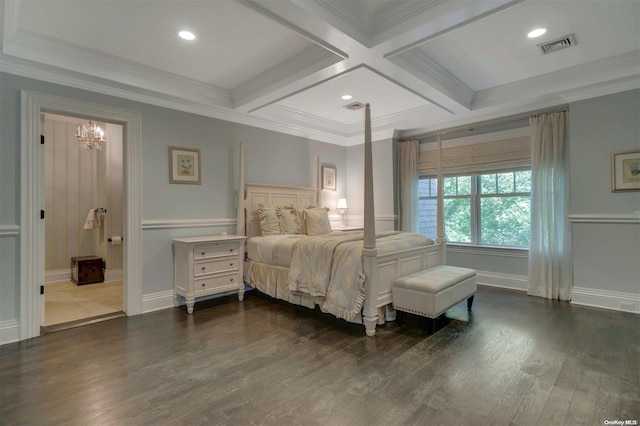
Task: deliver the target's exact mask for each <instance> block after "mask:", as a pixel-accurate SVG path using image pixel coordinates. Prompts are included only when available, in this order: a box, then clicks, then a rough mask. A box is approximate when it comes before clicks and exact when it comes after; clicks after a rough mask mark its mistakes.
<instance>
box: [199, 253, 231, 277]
mask: <svg viewBox="0 0 640 426" xmlns="http://www.w3.org/2000/svg"><path fill="white" fill-rule="evenodd" d="M239 263H240V262H239V260H238V256H227V257H224V258H220V259H214V260H203V261H199V262H196V263H194V264H193V275H196V276H200V275H206V274H213V273H216V272H224V271H237V270H238V268H239Z"/></svg>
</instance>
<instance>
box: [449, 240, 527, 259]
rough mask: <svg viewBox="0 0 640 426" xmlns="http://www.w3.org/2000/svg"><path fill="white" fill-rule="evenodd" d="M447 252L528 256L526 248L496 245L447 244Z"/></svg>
mask: <svg viewBox="0 0 640 426" xmlns="http://www.w3.org/2000/svg"><path fill="white" fill-rule="evenodd" d="M447 253H460V254H472V255H481V256H499V257H515V258H519V259H528V258H529V249H528V248H514V247H496V246H472V245H464V244H449V243H448V244H447Z"/></svg>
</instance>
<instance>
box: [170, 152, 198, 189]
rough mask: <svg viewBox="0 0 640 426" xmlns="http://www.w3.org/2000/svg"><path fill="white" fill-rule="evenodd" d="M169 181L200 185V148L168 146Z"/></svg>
mask: <svg viewBox="0 0 640 426" xmlns="http://www.w3.org/2000/svg"><path fill="white" fill-rule="evenodd" d="M169 183H184V184H189V185H200V150H199V149H190V148H178V147H176V146H170V147H169Z"/></svg>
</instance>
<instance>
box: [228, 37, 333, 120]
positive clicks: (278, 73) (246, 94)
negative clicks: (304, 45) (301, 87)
mask: <svg viewBox="0 0 640 426" xmlns="http://www.w3.org/2000/svg"><path fill="white" fill-rule="evenodd" d="M342 60H343V58H341V57H340V56H337V55H335V54H333V53H331V52H329V51H327V50H325V49H323V48H321V47H319V46H313V47H311V48H309V49H306V50H305V51H304V52H301V53H299V54H298V55H295V56H294V57H292V58H290V59H288V60H286V61H284V62H282V63H280V64H278V65H276V66H275V67H273V68H271V69H270V70H267V71H266V72H263V73H261V74H260V75H259V76H257V77H255V78H253V79H251V80H249V81H246V82H244V83H242V84H240V85H238V86H236V87H235V88H233V89H232V91H231V98H232V100H233V108H234V109H236V110H241V111H245V112H252V111H255V110H257V109H259V108H263V107H265V106H267V105H269V104H271V103H274V102H277V101H278V100H279V99H280V98H278V99H270V97H271V96H273V93H274V91H275V90H276V89H277V88H282V87H285V86H287V85H288V84H292V83H296V82H298V81H299V80H300V79H302V78H304V77H306V76H310V75H312V74H314V73H316V72H318V71H321V70H323V69H325V68H327V67H330V66H331V65H334V64H335V63H337V62H340V61H342ZM288 96H291V94H288Z"/></svg>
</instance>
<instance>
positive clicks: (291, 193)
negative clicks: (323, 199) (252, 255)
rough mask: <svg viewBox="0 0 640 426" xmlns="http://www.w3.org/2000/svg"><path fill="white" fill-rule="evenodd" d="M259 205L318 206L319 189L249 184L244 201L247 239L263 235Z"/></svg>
mask: <svg viewBox="0 0 640 426" xmlns="http://www.w3.org/2000/svg"><path fill="white" fill-rule="evenodd" d="M258 204H263V205H265V206H272V207H278V206H291V205H292V206H294V207H298V206H317V205H318V188H310V187H305V186H282V185H264V184H257V183H248V184H247V186H246V197H245V201H244V208H245V214H246V215H245V218H246V228H245V229H246V234H247V238H251V237H257V236H260V235H261V234H262V231H261V230H260V218H259V217H258Z"/></svg>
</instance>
